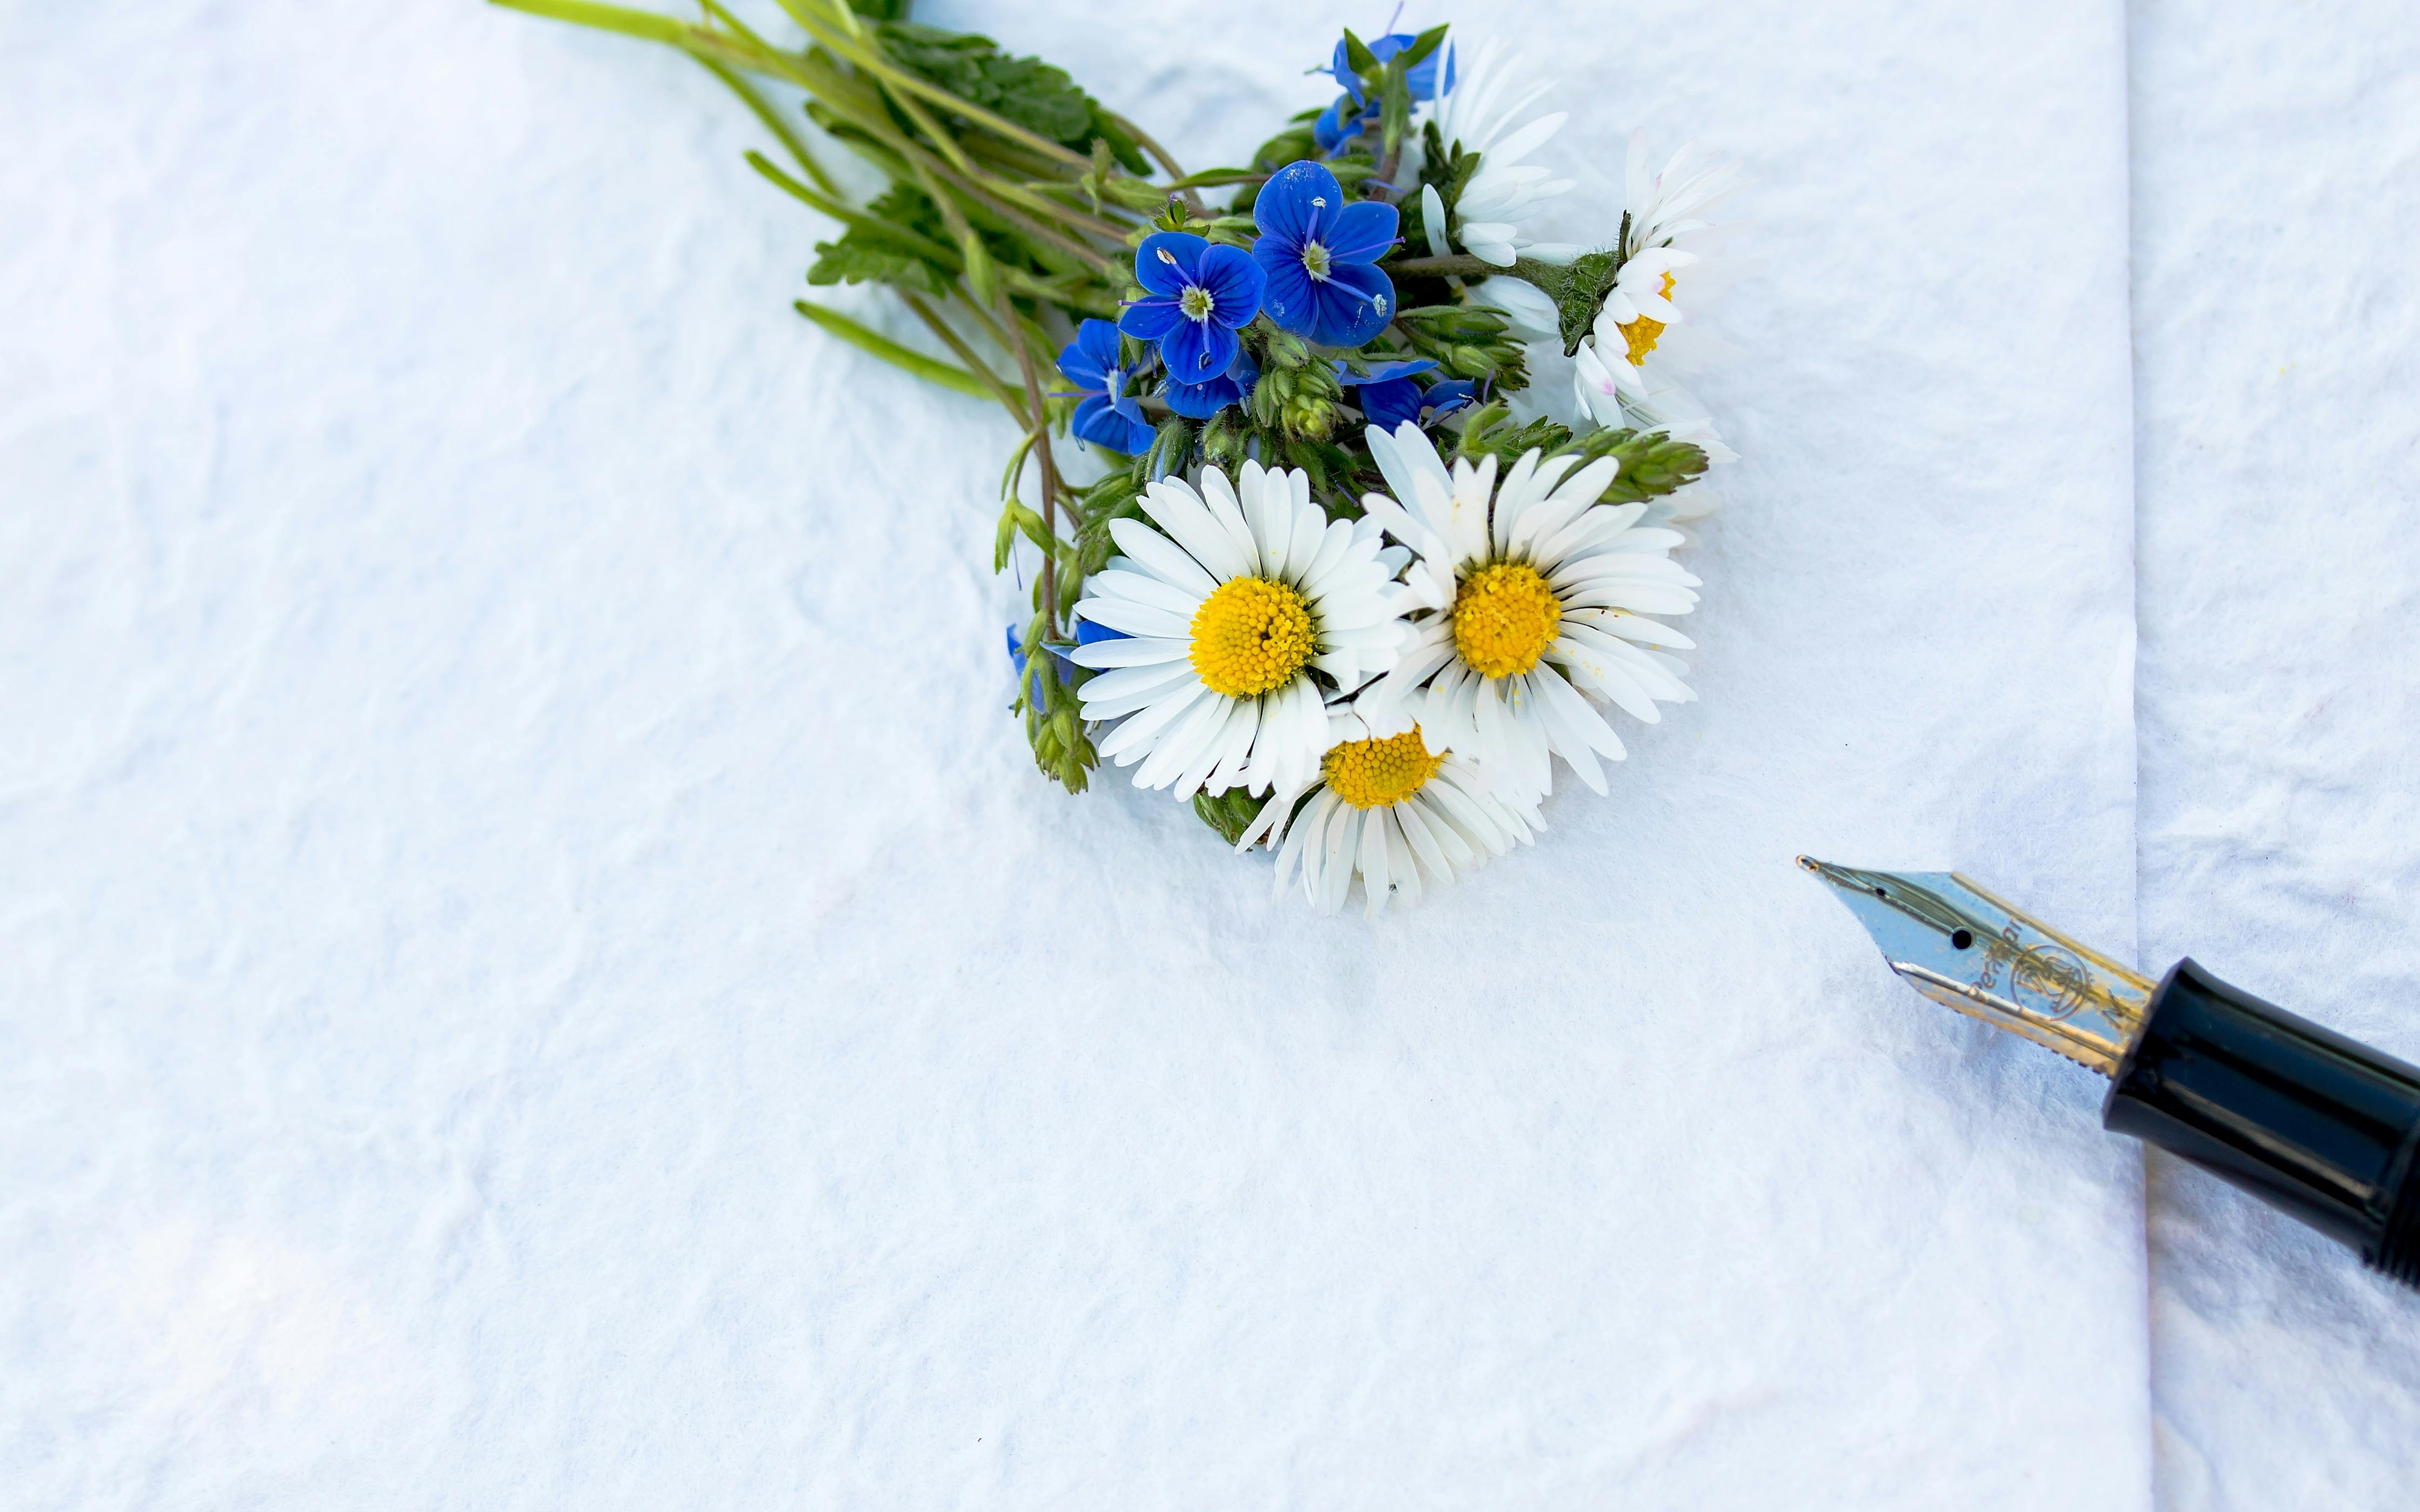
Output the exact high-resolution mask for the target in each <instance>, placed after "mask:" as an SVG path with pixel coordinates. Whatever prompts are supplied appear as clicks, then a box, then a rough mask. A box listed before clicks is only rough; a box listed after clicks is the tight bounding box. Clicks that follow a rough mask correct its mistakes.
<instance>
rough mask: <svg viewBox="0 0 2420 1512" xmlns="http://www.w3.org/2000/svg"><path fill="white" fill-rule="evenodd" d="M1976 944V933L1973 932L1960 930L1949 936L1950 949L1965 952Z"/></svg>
mask: <svg viewBox="0 0 2420 1512" xmlns="http://www.w3.org/2000/svg"><path fill="white" fill-rule="evenodd" d="M1974 943H1975V932H1974V931H1972V930H1963V929H1962V930H1958V931H1955V932H1954V933H1951V934H1950V936H1949V948H1950V949H1953V950H1963V949H1966V948H1967V947H1968V946H1970V945H1973V944H1974Z"/></svg>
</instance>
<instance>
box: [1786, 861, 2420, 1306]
mask: <svg viewBox="0 0 2420 1512" xmlns="http://www.w3.org/2000/svg"><path fill="white" fill-rule="evenodd" d="M1798 864H1799V865H1800V866H1802V867H1805V868H1806V869H1807V871H1809V872H1814V873H1815V874H1816V875H1817V876H1819V877H1821V878H1823V880H1824V881H1825V882H1827V883H1829V884H1830V885H1831V887H1832V889H1833V892H1834V894H1835V895H1836V896H1837V897H1838V899H1839V900H1840V902H1841V903H1845V904H1846V905H1847V906H1848V909H1849V912H1850V913H1852V914H1854V915H1855V916H1856V918H1857V922H1859V923H1860V924H1863V925H1864V926H1865V927H1866V933H1869V934H1870V935H1872V936H1873V939H1874V943H1875V944H1876V945H1878V946H1880V947H1881V948H1882V952H1883V959H1884V960H1885V961H1886V962H1888V963H1889V964H1890V968H1891V969H1892V970H1893V971H1896V972H1898V973H1899V974H1900V977H1901V978H1902V979H1904V980H1906V981H1907V983H1908V984H1909V985H1910V986H1912V987H1914V988H1915V989H1916V991H1917V992H1920V993H1922V994H1924V995H1926V996H1927V997H1930V998H1931V999H1932V1000H1933V1001H1934V1002H1936V1003H1940V1004H1942V1005H1944V1006H1945V1007H1948V1008H1954V1009H1956V1010H1957V1011H1960V1012H1962V1013H1965V1014H1968V1015H1970V1016H1972V1017H1974V1018H1978V1019H1981V1020H1982V1021H1983V1022H1984V1023H1986V1024H1989V1025H1991V1026H1993V1027H1994V1028H1998V1029H2005V1030H2007V1031H2008V1032H2009V1033H2010V1034H2014V1035H2019V1036H2021V1037H2023V1038H2024V1039H2027V1040H2031V1041H2034V1042H2035V1043H2036V1044H2039V1045H2042V1046H2045V1047H2047V1048H2049V1049H2052V1050H2055V1051H2057V1052H2058V1053H2059V1054H2060V1055H2062V1056H2065V1057H2067V1058H2068V1059H2070V1060H2072V1061H2074V1062H2076V1063H2077V1064H2079V1065H2081V1066H2083V1067H2085V1068H2086V1069H2087V1070H2089V1071H2094V1072H2099V1073H2100V1074H2102V1075H2103V1076H2106V1077H2107V1078H2109V1084H2110V1085H2109V1095H2108V1097H2107V1099H2106V1100H2105V1101H2104V1102H2103V1103H2102V1107H2101V1126H2102V1128H2104V1129H2108V1130H2110V1131H2112V1132H2114V1133H2117V1134H2130V1135H2132V1136H2133V1137H2134V1138H2136V1139H2140V1140H2142V1141H2144V1142H2145V1143H2147V1144H2151V1145H2157V1146H2158V1147H2159V1148H2160V1149H2164V1150H2166V1151H2168V1153H2170V1154H2172V1155H2176V1156H2180V1157H2181V1158H2182V1159H2185V1160H2188V1161H2191V1162H2192V1163H2193V1164H2195V1165H2198V1166H2200V1167H2201V1168H2202V1169H2204V1170H2206V1171H2209V1172H2211V1174H2212V1175H2215V1176H2217V1177H2218V1178H2219V1179H2220V1180H2224V1181H2226V1182H2229V1183H2231V1184H2232V1185H2235V1186H2237V1187H2240V1188H2242V1190H2244V1191H2246V1192H2249V1193H2250V1194H2252V1195H2253V1196H2256V1197H2258V1198H2259V1199H2261V1200H2262V1201H2264V1202H2266V1203H2268V1204H2270V1205H2271V1206H2272V1207H2274V1208H2277V1209H2279V1210H2280V1211H2284V1212H2286V1213H2288V1214H2290V1215H2291V1216H2293V1217H2295V1218H2298V1219H2300V1220H2302V1221H2303V1222H2304V1223H2305V1224H2308V1225H2309V1226H2311V1227H2313V1228H2316V1229H2318V1230H2319V1232H2321V1233H2323V1234H2325V1235H2327V1236H2328V1237H2329V1238H2331V1239H2334V1240H2335V1241H2337V1242H2340V1243H2343V1244H2346V1245H2349V1246H2350V1247H2351V1248H2352V1249H2353V1250H2354V1251H2355V1252H2357V1253H2358V1254H2359V1255H2360V1256H2361V1257H2362V1260H2363V1261H2364V1262H2365V1263H2366V1264H2367V1265H2368V1266H2369V1267H2370V1268H2371V1269H2373V1270H2377V1271H2381V1272H2383V1273H2386V1274H2388V1275H2390V1276H2393V1277H2394V1278H2395V1279H2397V1280H2398V1281H2401V1282H2403V1283H2404V1284H2405V1285H2407V1286H2411V1287H2414V1288H2420V1169H2415V1165H2420V1160H2415V1154H2414V1151H2415V1149H2420V1069H2415V1068H2413V1067H2412V1066H2408V1065H2406V1064H2404V1063H2403V1062H2402V1061H2400V1060H2397V1059H2396V1058H2395V1057H2392V1056H2387V1055H2381V1053H2379V1052H2378V1051H2376V1050H2373V1049H2371V1048H2370V1047H2369V1046H2367V1045H2365V1044H2360V1043H2357V1042H2356V1041H2351V1040H2349V1039H2346V1038H2345V1037H2344V1036H2343V1035H2340V1034H2336V1033H2334V1032H2333V1031H2331V1030H2328V1029H2324V1028H2321V1027H2320V1026H2319V1025H2316V1024H2313V1023H2310V1022H2309V1021H2307V1020H2305V1019H2301V1018H2297V1017H2295V1016H2294V1015H2293V1014H2291V1013H2288V1012H2287V1011H2285V1010H2283V1009H2281V1008H2277V1007H2274V1006H2273V1005H2272V1004H2269V1003H2265V1002H2263V1001H2261V1000H2260V999H2259V998H2257V997H2255V996H2253V995H2251V994H2250V993H2247V992H2244V991H2242V989H2241V988H2237V987H2231V986H2229V985H2227V984H2226V982H2223V981H2221V980H2218V979H2217V978H2216V977H2213V976H2211V974H2210V973H2209V972H2207V971H2204V970H2203V969H2202V968H2201V967H2200V966H2198V965H2195V964H2194V963H2193V962H2192V961H2191V960H2190V959H2188V960H2184V961H2180V962H2178V963H2177V964H2175V965H2174V966H2172V967H2170V968H2169V970H2168V974H2167V975H2166V976H2165V977H2164V978H2162V979H2161V980H2159V981H2158V982H2157V983H2154V982H2152V980H2150V979H2149V978H2148V977H2145V976H2143V975H2141V974H2139V973H2137V972H2135V971H2133V970H2131V969H2129V968H2128V967H2126V966H2124V965H2121V964H2118V962H2116V961H2114V960H2112V959H2110V958H2109V957H2108V956H2106V955H2103V954H2102V952H2100V951H2098V950H2095V949H2092V948H2091V947H2089V946H2086V945H2083V944H2080V943H2078V942H2077V941H2075V940H2073V939H2071V938H2070V937H2069V936H2067V935H2065V934H2063V933H2059V932H2058V931H2057V930H2055V929H2053V928H2052V927H2051V926H2049V925H2048V924H2045V923H2043V922H2042V921H2041V920H2040V919H2038V918H2032V917H2031V916H2029V915H2026V914H2024V913H2022V912H2020V911H2019V910H2017V909H2016V908H2014V907H2012V906H2011V905H2009V903H2003V902H2001V901H2000V900H1999V899H1998V898H1995V897H1993V895H1992V894H1990V893H1989V892H1986V891H1984V890H1983V889H1982V888H1981V887H1977V886H1976V885H1975V884H1974V883H1972V882H1970V881H1968V880H1967V879H1966V878H1965V877H1963V876H1961V875H1959V874H1958V873H1956V872H1863V871H1859V870H1858V869H1856V868H1854V867H1847V866H1834V865H1832V864H1830V863H1829V862H1825V861H1818V860H1814V859H1812V858H1810V857H1807V856H1800V857H1799V858H1798Z"/></svg>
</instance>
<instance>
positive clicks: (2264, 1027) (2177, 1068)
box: [2101, 960, 2420, 1287]
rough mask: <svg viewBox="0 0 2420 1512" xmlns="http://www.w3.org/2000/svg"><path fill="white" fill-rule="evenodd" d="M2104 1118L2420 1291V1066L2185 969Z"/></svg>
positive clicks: (2163, 990)
mask: <svg viewBox="0 0 2420 1512" xmlns="http://www.w3.org/2000/svg"><path fill="white" fill-rule="evenodd" d="M2101 1121H2102V1126H2103V1127H2105V1128H2107V1129H2109V1130H2111V1131H2112V1132H2114V1133H2118V1134H2131V1135H2133V1137H2135V1138H2137V1139H2141V1140H2144V1141H2145V1142H2147V1143H2149V1144H2154V1145H2157V1146H2159V1147H2160V1148H2161V1149H2164V1150H2166V1151H2168V1152H2169V1153H2170V1154H2173V1155H2178V1156H2181V1157H2182V1158H2183V1159H2186V1160H2189V1161H2191V1162H2193V1163H2194V1164H2195V1165H2199V1166H2200V1167H2202V1168H2203V1169H2204V1170H2207V1171H2209V1172H2211V1174H2212V1175H2215V1176H2217V1177H2218V1178H2220V1179H2221V1180H2226V1181H2227V1182H2230V1183H2232V1184H2233V1185H2235V1186H2238V1187H2241V1188H2242V1189H2243V1190H2244V1191H2246V1192H2249V1193H2251V1194H2252V1195H2253V1196H2257V1197H2259V1198H2260V1199H2261V1200H2263V1201H2265V1202H2267V1203H2269V1204H2270V1205H2271V1206H2272V1207H2274V1208H2278V1209H2280V1210H2282V1211H2286V1212H2288V1213H2290V1214H2292V1215H2293V1216H2295V1217H2297V1218H2300V1219H2301V1220H2303V1222H2304V1223H2306V1224H2308V1225H2310V1226H2311V1227H2314V1228H2317V1229H2319V1231H2320V1232H2321V1233H2324V1234H2327V1235H2328V1236H2329V1237H2331V1238H2333V1239H2335V1240H2337V1241H2339V1242H2342V1243H2345V1244H2347V1245H2350V1247H2351V1248H2352V1249H2354V1250H2355V1251H2357V1252H2358V1253H2359V1254H2360V1256H2361V1257H2362V1258H2363V1259H2364V1260H2365V1261H2366V1262H2367V1263H2368V1264H2369V1265H2371V1266H2372V1267H2374V1268H2376V1269H2378V1270H2381V1271H2383V1272H2385V1273H2388V1274H2390V1275H2392V1276H2394V1277H2395V1278H2396V1279H2397V1280H2398V1281H2402V1282H2404V1283H2406V1284H2407V1285H2411V1286H2413V1287H2420V1170H2415V1169H2414V1165H2415V1162H2414V1158H2413V1151H2414V1148H2415V1144H2420V1069H2415V1068H2413V1067H2412V1066H2409V1065H2406V1064H2405V1063H2404V1062H2402V1061H2400V1060H2397V1059H2396V1058H2395V1057H2392V1056H2386V1055H2381V1054H2380V1053H2379V1052H2378V1051H2375V1050H2372V1049H2370V1048H2369V1047H2368V1046H2367V1045H2365V1044H2361V1043H2358V1042H2356V1041H2352V1040H2348V1039H2346V1038H2345V1037H2344V1036H2343V1035H2340V1034H2337V1033H2335V1032H2334V1031H2333V1030H2329V1029H2325V1028H2322V1027H2320V1026H2319V1025H2316V1024H2313V1023H2311V1022H2310V1021H2308V1020H2307V1019H2303V1018H2298V1017H2296V1016H2295V1015H2293V1014H2291V1013H2288V1012H2287V1011H2285V1010H2284V1009H2281V1008H2278V1007H2276V1006H2274V1005H2273V1004H2271V1003H2266V1002H2263V1001H2262V1000H2261V999H2259V998H2257V997H2255V996H2253V995H2251V994H2250V993H2247V992H2244V991H2242V989H2240V988H2237V987H2232V986H2229V985H2228V984H2227V983H2226V982H2223V981H2221V980H2218V979H2217V978H2215V977H2213V976H2211V974H2210V973H2208V972H2206V971H2204V970H2202V969H2201V967H2199V966H2197V965H2195V964H2194V963H2193V962H2191V961H2189V960H2188V961H2180V962H2179V963H2177V965H2176V968H2175V969H2174V970H2172V971H2170V972H2169V973H2168V976H2167V980H2164V981H2163V982H2161V983H2160V986H2159V990H2158V991H2157V992H2155V993H2154V994H2152V995H2151V1000H2150V1003H2149V1011H2148V1012H2147V1014H2146V1018H2145V1022H2144V1026H2143V1031H2142V1035H2141V1037H2140V1038H2139V1039H2137V1040H2136V1041H2135V1042H2134V1045H2133V1048H2132V1049H2131V1050H2130V1051H2129V1052H2128V1053H2127V1055H2126V1058H2125V1059H2124V1060H2123V1061H2122V1062H2120V1063H2119V1065H2118V1073H2117V1075H2116V1077H2115V1078H2114V1081H2113V1085H2112V1086H2111V1088H2110V1091H2109V1100H2108V1102H2107V1103H2104V1104H2103V1105H2102V1114H2101Z"/></svg>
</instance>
